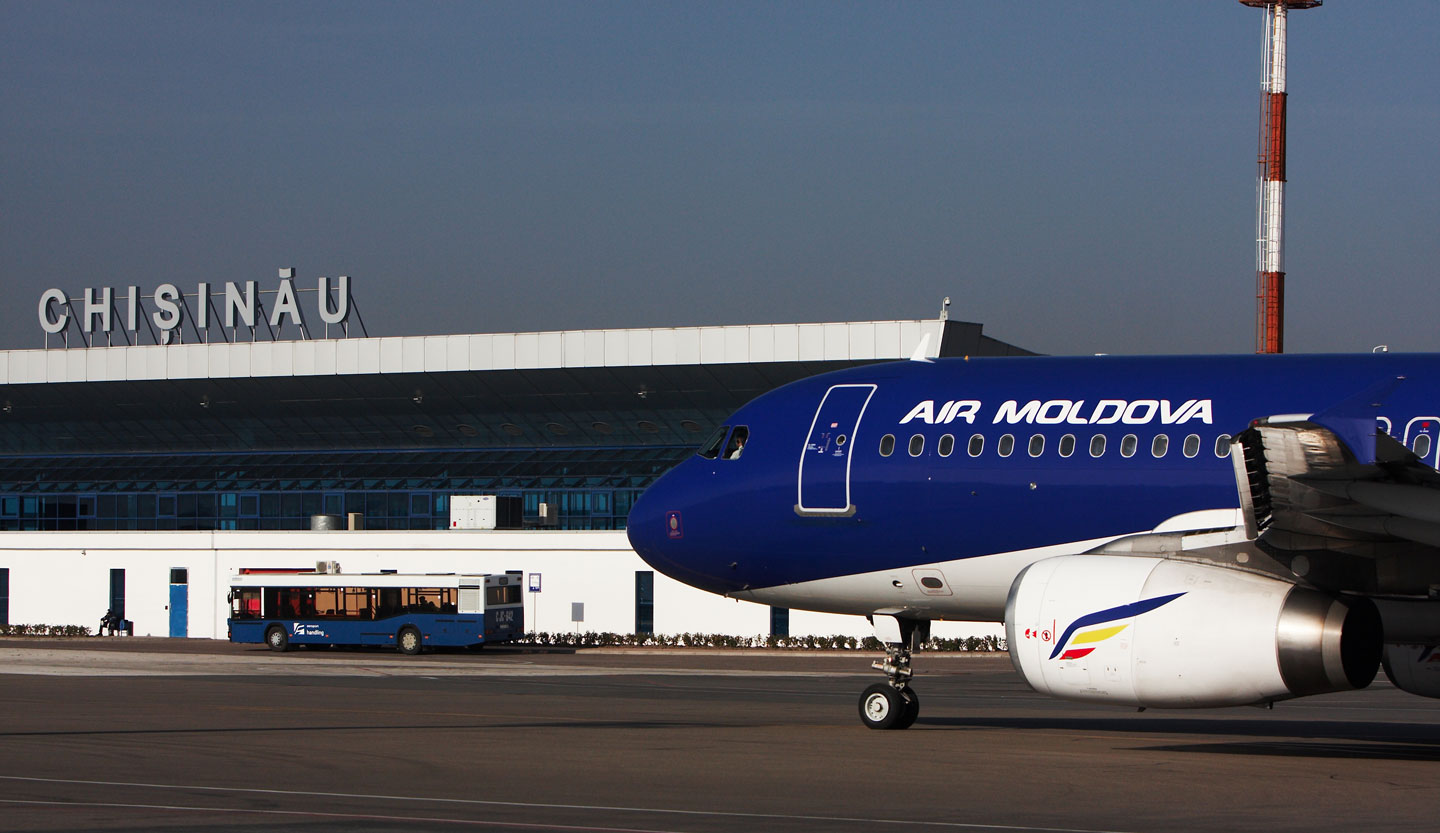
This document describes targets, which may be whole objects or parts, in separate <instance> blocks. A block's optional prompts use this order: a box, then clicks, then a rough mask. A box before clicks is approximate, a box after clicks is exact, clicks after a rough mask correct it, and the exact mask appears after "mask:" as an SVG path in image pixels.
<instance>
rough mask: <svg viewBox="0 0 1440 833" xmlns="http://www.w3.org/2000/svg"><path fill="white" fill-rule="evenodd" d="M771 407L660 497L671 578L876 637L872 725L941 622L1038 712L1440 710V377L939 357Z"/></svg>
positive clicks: (644, 548) (646, 516) (638, 511)
mask: <svg viewBox="0 0 1440 833" xmlns="http://www.w3.org/2000/svg"><path fill="white" fill-rule="evenodd" d="M922 352H923V347H922V350H917V351H916V356H915V357H914V358H913V359H912V360H911V361H899V362H892V363H886V364H877V365H869V366H863V367H857V368H850V369H846V370H840V371H835V372H832V373H827V374H823V375H819V376H815V377H811V378H809V379H804V380H801V381H798V382H794V383H791V384H788V385H786V386H783V387H781V388H778V389H776V390H773V391H771V392H769V393H766V394H764V395H762V396H760V397H759V398H757V399H755V400H753V401H752V402H750V403H749V404H747V405H745V406H744V407H742V408H741V409H740V410H738V411H736V412H735V413H734V414H733V415H732V416H731V417H730V418H729V419H728V420H727V421H726V422H725V424H724V425H723V426H721V427H720V428H719V430H717V431H716V432H715V433H714V434H713V435H712V436H711V437H710V438H709V439H707V440H706V442H705V443H704V444H703V445H702V446H701V447H700V448H699V449H698V450H697V451H696V453H695V454H694V455H693V456H691V457H689V458H687V459H686V460H684V461H682V462H681V463H679V464H677V465H676V466H675V467H674V468H672V469H671V470H670V471H668V472H667V473H665V474H664V475H662V476H661V477H660V478H659V479H657V480H656V482H655V483H654V484H652V485H651V486H650V488H649V489H647V490H646V491H645V492H644V493H643V494H642V495H641V497H640V498H639V499H638V500H637V501H636V503H635V505H634V507H633V509H632V511H631V513H630V516H629V522H628V527H627V528H628V535H629V539H630V542H631V544H632V546H633V547H634V549H635V551H636V553H638V554H639V555H640V557H641V558H643V559H644V560H645V561H646V562H647V563H649V564H650V565H651V566H653V567H654V568H655V569H656V570H659V571H661V572H662V573H664V574H666V575H669V576H671V577H673V578H675V579H678V580H679V581H682V582H684V583H686V584H690V585H693V586H695V587H699V588H702V589H704V590H708V591H711V592H714V593H719V594H724V595H725V596H728V597H731V598H735V599H742V600H746V601H751V602H757V603H760V604H767V605H775V606H781V607H787V608H795V609H804V610H815V611H825V612H832V613H846V614H859V615H863V616H866V617H868V618H869V619H870V621H871V623H872V625H873V627H874V629H875V633H876V636H877V637H878V638H879V640H880V641H881V642H882V643H883V644H884V646H885V652H886V653H885V658H884V659H883V660H882V661H879V662H876V663H875V664H874V667H875V668H876V669H877V670H880V671H882V672H883V673H884V675H885V680H884V681H883V682H879V683H876V684H875V685H872V686H870V687H868V688H866V689H865V691H864V692H863V693H862V694H861V697H860V701H859V712H860V717H861V721H862V722H863V723H864V724H865V725H866V726H868V727H870V728H872V729H903V728H906V727H908V726H910V725H911V724H913V723H914V722H915V720H916V718H917V717H918V715H919V712H920V706H919V697H918V696H917V694H916V693H915V691H914V690H913V689H912V688H911V686H910V680H911V677H912V674H913V671H912V667H911V661H912V650H913V649H914V647H916V646H918V645H920V644H921V643H922V642H923V641H924V640H925V639H927V638H928V634H929V631H930V623H931V622H932V621H935V620H966V621H987V622H996V623H1003V624H1004V628H1005V643H1006V646H1007V650H1008V651H1009V655H1010V658H1011V660H1012V663H1013V664H1014V666H1015V669H1016V670H1017V671H1018V672H1019V674H1020V676H1021V677H1022V678H1023V679H1024V680H1025V682H1026V683H1027V684H1029V685H1030V686H1031V687H1032V688H1033V689H1035V690H1036V691H1039V692H1042V693H1046V694H1050V695H1054V696H1058V697H1062V698H1067V699H1073V700H1080V701H1092V702H1100V703H1112V704H1123V705H1127V706H1131V707H1139V708H1141V709H1144V708H1209V707H1219V706H1234V705H1261V706H1268V707H1273V704H1274V703H1276V702H1278V701H1282V700H1286V699H1290V698H1294V697H1302V696H1307V695H1312V694H1320V693H1326V692H1334V691H1344V690H1350V689H1359V688H1364V687H1365V686H1367V685H1369V684H1370V682H1371V681H1372V680H1373V679H1374V678H1375V676H1376V674H1377V673H1378V669H1379V666H1380V665H1381V664H1382V662H1383V664H1384V667H1385V669H1386V673H1387V675H1388V677H1389V678H1390V680H1391V681H1392V682H1393V683H1394V684H1395V685H1396V686H1397V687H1399V688H1401V689H1403V690H1405V691H1408V692H1410V693H1413V694H1418V695H1421V696H1425V697H1440V649H1437V647H1436V646H1437V643H1440V473H1437V471H1436V463H1437V455H1440V381H1437V380H1440V356H1434V355H1402V354H1364V355H1338V356H1323V355H1262V356H1245V355H1238V356H1210V357H1184V356H1181V357H1120V356H1095V357H1054V358H1051V357H1010V358H950V359H928V358H923V357H922Z"/></svg>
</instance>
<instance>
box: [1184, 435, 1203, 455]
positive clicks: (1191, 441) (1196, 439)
mask: <svg viewBox="0 0 1440 833" xmlns="http://www.w3.org/2000/svg"><path fill="white" fill-rule="evenodd" d="M1199 453H1200V435H1199V434H1191V435H1190V436H1188V437H1186V438H1185V456H1186V457H1194V456H1195V455H1196V454H1199Z"/></svg>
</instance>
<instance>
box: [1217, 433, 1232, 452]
mask: <svg viewBox="0 0 1440 833" xmlns="http://www.w3.org/2000/svg"><path fill="white" fill-rule="evenodd" d="M1215 456H1216V457H1229V456H1230V435H1229V434H1221V435H1220V436H1218V437H1216V438H1215Z"/></svg>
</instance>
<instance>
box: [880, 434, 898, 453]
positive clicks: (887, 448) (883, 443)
mask: <svg viewBox="0 0 1440 833" xmlns="http://www.w3.org/2000/svg"><path fill="white" fill-rule="evenodd" d="M894 453H895V435H894V434H886V435H885V436H883V437H881V438H880V456H881V457H889V456H890V455H891V454H894Z"/></svg>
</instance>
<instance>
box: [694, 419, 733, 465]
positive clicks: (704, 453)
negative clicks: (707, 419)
mask: <svg viewBox="0 0 1440 833" xmlns="http://www.w3.org/2000/svg"><path fill="white" fill-rule="evenodd" d="M728 433H730V426H728V425H722V426H720V427H719V428H716V429H715V433H713V434H711V435H710V438H709V439H707V440H706V441H705V444H704V445H702V446H700V452H699V453H700V456H701V457H704V458H705V459H706V460H714V459H715V458H717V457H719V456H720V449H721V448H722V447H724V445H725V435H726V434H728Z"/></svg>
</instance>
